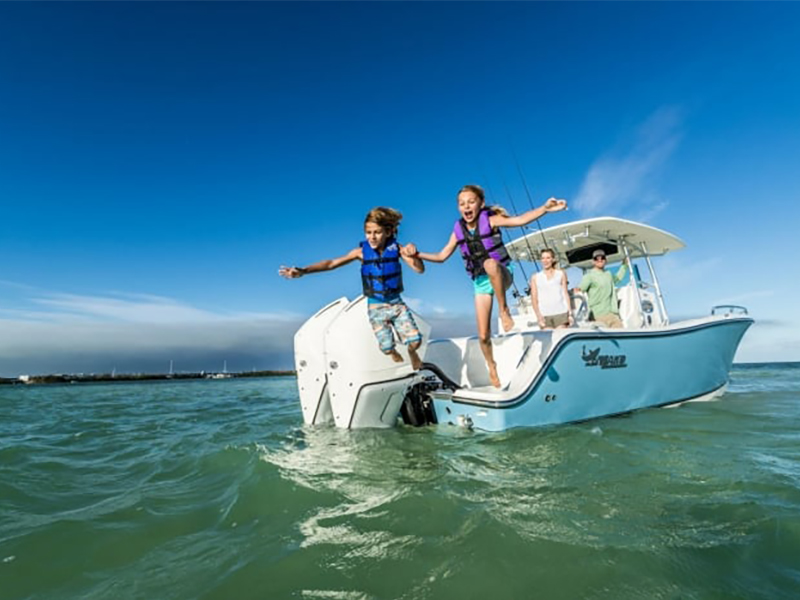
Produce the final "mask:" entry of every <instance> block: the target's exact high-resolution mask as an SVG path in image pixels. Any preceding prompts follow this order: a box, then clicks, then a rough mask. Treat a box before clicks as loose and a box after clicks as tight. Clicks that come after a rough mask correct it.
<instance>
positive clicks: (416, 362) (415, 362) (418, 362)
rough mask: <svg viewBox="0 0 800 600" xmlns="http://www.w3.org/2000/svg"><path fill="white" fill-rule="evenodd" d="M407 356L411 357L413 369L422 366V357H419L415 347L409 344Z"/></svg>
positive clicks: (416, 369) (417, 369)
mask: <svg viewBox="0 0 800 600" xmlns="http://www.w3.org/2000/svg"><path fill="white" fill-rule="evenodd" d="M408 357H409V358H410V359H411V368H412V369H414V370H415V371H419V370H420V368H422V359H421V358H420V357H419V354H417V349H416V348H412V347H411V346H409V347H408Z"/></svg>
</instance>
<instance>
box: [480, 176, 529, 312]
mask: <svg viewBox="0 0 800 600" xmlns="http://www.w3.org/2000/svg"><path fill="white" fill-rule="evenodd" d="M484 181H486V191H487V192H488V193H489V197H490V198H495V197H496V196H495V195H494V192H492V188H491V187H490V186H489V183H488V179H486V178H485V177H484ZM503 234H505V238H506V239H505V240H504V242H503V243H505V242H509V243H510V242H511V235H510V234H509V233H508V232H507V231H506V232H503V230H502V229H500V237H501V239H502V238H503ZM516 261H517V262H518V263H519V270H520V272H521V273H522V276H523V277H525V280H526V281H527V279H528V276H527V275H525V269H523V268H522V261H521V260H520V259H519V258H517V259H516ZM511 285H512V286H514V291H513V292H512V293H511V295H512V296H514V298H519V297H521V294H520V293H519V288H518V287H517V282H516V281H515V280H514V278H513V277H512V278H511Z"/></svg>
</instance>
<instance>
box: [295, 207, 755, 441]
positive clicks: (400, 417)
mask: <svg viewBox="0 0 800 600" xmlns="http://www.w3.org/2000/svg"><path fill="white" fill-rule="evenodd" d="M506 247H507V249H508V251H509V255H510V256H511V257H512V258H513V259H514V260H517V261H523V262H524V261H527V262H531V261H535V260H537V259H538V258H539V255H540V252H541V251H542V250H544V249H545V248H550V249H552V250H554V251H555V254H556V258H557V261H558V263H559V266H560V267H561V268H562V269H566V268H568V267H573V268H578V269H581V270H587V269H590V268H592V262H591V257H592V253H593V252H594V251H595V250H598V249H602V250H603V251H604V252H605V253H606V256H607V259H608V261H607V265H608V268H609V269H610V270H612V271H613V270H614V269H615V268H617V267H618V266H620V265H621V264H623V263H624V264H625V265H627V266H628V273H629V275H628V276H627V278H626V280H623V285H621V286H619V287H618V288H617V296H618V300H619V310H620V317H621V320H622V322H623V328H621V329H611V328H606V327H604V326H602V325H600V324H599V323H597V322H595V321H593V320H591V315H590V312H589V310H588V302H587V298H586V296H585V294H584V293H582V292H580V291H577V290H573V291H572V292H571V293H570V296H571V302H572V310H573V315H574V317H575V319H574V320H575V323H574V326H572V327H569V328H564V329H556V330H540V329H539V327H538V324H537V322H536V318H535V314H534V311H533V309H532V307H531V304H530V298H529V296H528V294H527V293H521V294H514V296H515V300H516V302H515V304H516V306H514V307H513V309H512V310H513V313H512V314H513V317H514V321H515V326H514V328H513V329H512V331H511V332H509V333H501V334H499V335H496V336H493V338H492V345H493V349H494V355H495V360H496V362H497V366H498V375H499V377H500V381H501V386H500V387H499V388H495V387H493V386H491V385H490V383H489V374H488V370H487V368H486V364H485V362H484V359H483V355H482V353H481V351H480V348H479V344H478V339H477V336H469V337H461V338H447V339H429V335H430V326H429V325H428V324H427V323H426V322H425V320H424V319H423V318H422V317H420V316H419V315H416V314H415V319H417V323H418V325H419V326H420V329H421V330H422V333H423V345H422V347H421V348H420V350H419V353H420V356H421V357H422V359H423V361H424V364H423V368H422V369H421V370H420V371H414V370H413V369H412V368H411V366H410V361H409V360H408V357H407V355H405V354H404V358H405V359H406V360H405V361H404V362H403V363H399V364H398V363H395V362H393V361H392V360H391V359H390V358H388V357H386V356H384V355H383V354H382V353H381V352H380V351H379V350H378V347H377V344H376V343H375V339H374V336H373V334H372V331H371V328H370V326H369V323H368V320H367V315H366V304H367V302H366V299H365V298H364V297H363V296H361V297H358V298H356V299H354V300H352V301H351V300H348V299H347V298H344V297H343V298H339V299H337V300H335V301H334V302H332V303H330V304H328V305H326V306H325V307H323V308H322V309H320V310H319V311H318V312H317V313H316V314H315V315H313V316H312V317H311V318H310V319H309V320H308V321H306V322H305V323H304V324H303V326H302V327H301V328H300V329H299V330H298V332H297V334H296V335H295V340H294V342H295V368H296V370H297V376H298V387H299V395H300V402H301V408H302V411H303V420H304V422H305V423H306V424H308V425H323V424H333V425H335V426H336V427H340V428H347V429H357V428H362V427H394V426H396V425H398V424H406V425H415V426H416V425H432V424H449V425H455V426H460V427H465V428H470V429H479V430H484V431H505V430H508V429H512V428H517V427H544V426H554V425H561V424H566V423H575V422H581V421H586V420H590V419H597V418H603V417H609V416H613V415H619V414H625V413H629V412H632V411H636V410H640V409H645V408H654V407H662V406H669V405H674V404H678V403H682V402H688V401H696V400H707V399H711V398H714V397H717V396H720V395H722V394H723V393H724V391H725V389H726V387H727V383H728V378H729V373H730V368H731V365H732V363H733V358H734V355H735V353H736V349H737V348H738V346H739V343H740V342H741V339H742V337H743V336H744V334H745V332H746V331H747V329H748V328H749V327H750V326H751V325H752V324H753V319H752V318H751V317H750V316H748V314H747V309H746V308H744V307H741V306H732V305H725V306H715V307H712V308H711V310H710V313H709V314H708V315H707V316H703V317H699V318H692V319H686V320H681V321H678V322H671V320H670V318H669V315H668V312H667V308H666V303H665V299H664V295H663V293H662V289H661V285H660V282H659V280H658V277H657V273H656V270H655V268H654V264H653V259H654V258H658V257H661V256H664V255H665V254H668V253H671V252H676V251H679V250H681V249H683V248H684V247H685V244H684V242H683V241H681V240H680V239H679V238H678V237H676V236H675V235H672V234H671V233H668V232H665V231H663V230H660V229H657V228H655V227H651V226H649V225H646V224H643V223H637V222H634V221H628V220H624V219H619V218H615V217H598V218H592V219H585V220H581V221H576V222H572V223H568V224H564V225H558V226H555V227H550V228H547V229H543V230H540V231H538V232H532V233H527V234H526V235H523V236H521V237H520V238H518V239H516V240H514V241H512V242H510V243H509V244H507V245H506ZM498 330H500V331H502V328H501V327H500V326H499V325H498ZM398 350H400V351H401V353H403V348H402V345H398Z"/></svg>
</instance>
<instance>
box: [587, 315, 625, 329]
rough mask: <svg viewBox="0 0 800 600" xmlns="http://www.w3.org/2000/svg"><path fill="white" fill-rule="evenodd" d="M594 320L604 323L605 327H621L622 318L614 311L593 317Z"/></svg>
mask: <svg viewBox="0 0 800 600" xmlns="http://www.w3.org/2000/svg"><path fill="white" fill-rule="evenodd" d="M594 320H595V321H597V322H598V323H601V324H603V325H605V326H606V327H611V328H614V329H621V328H622V320H621V319H620V318H619V315H617V314H614V313H608V314H605V315H600V316H599V317H595V318H594Z"/></svg>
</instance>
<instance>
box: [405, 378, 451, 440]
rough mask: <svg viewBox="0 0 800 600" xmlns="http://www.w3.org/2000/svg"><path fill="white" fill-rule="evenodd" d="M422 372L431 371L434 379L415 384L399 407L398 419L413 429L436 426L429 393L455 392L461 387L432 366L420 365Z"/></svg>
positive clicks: (434, 412) (426, 379)
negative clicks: (445, 390)
mask: <svg viewBox="0 0 800 600" xmlns="http://www.w3.org/2000/svg"><path fill="white" fill-rule="evenodd" d="M421 370H422V371H431V372H432V373H434V374H435V375H436V377H432V376H431V377H426V378H425V380H424V381H420V382H419V383H415V384H414V385H412V386H411V387H410V388H409V389H408V391H407V392H406V395H405V397H404V398H403V404H402V405H401V406H400V417H401V418H402V419H403V423H405V424H406V425H411V426H413V427H423V426H425V425H436V423H437V422H438V421H437V420H436V411H434V410H433V400H432V399H431V396H430V392H432V391H433V390H439V389H442V388H445V389H450V390H457V389H459V388H460V387H461V386H459V385H458V384H457V383H455V382H454V381H453V380H452V379H450V378H449V377H448V376H447V375H445V374H444V372H443V371H442V370H441V369H440V368H439V367H437V366H436V365H434V364H431V363H422V369H421Z"/></svg>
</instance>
